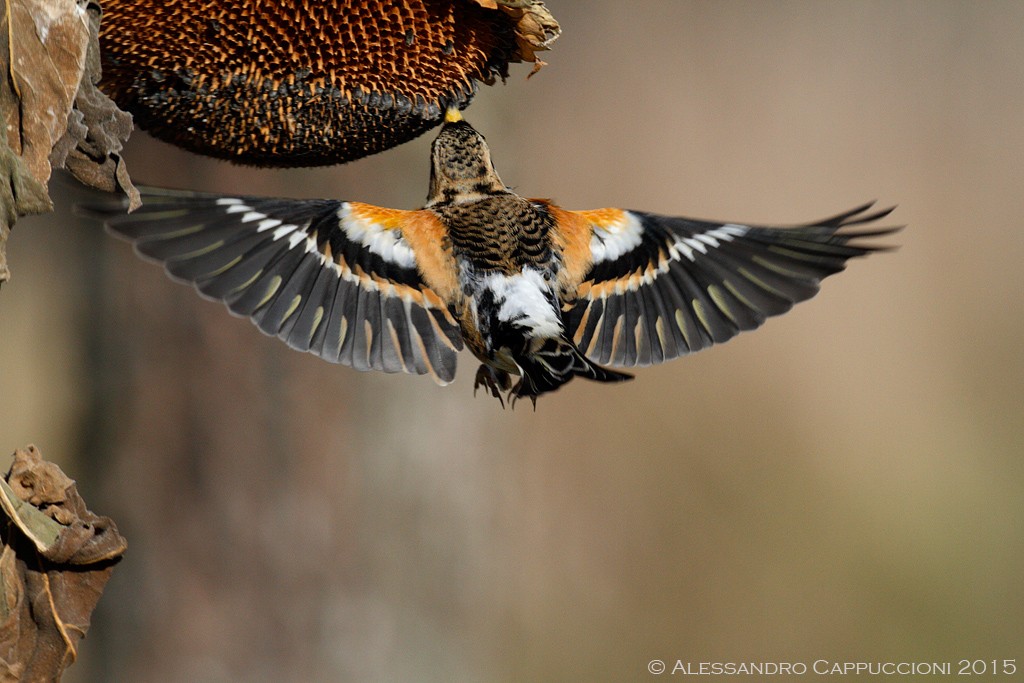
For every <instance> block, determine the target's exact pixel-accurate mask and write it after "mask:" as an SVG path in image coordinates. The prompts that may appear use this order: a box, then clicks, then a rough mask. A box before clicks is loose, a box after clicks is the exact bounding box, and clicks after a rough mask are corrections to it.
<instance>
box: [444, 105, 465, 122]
mask: <svg viewBox="0 0 1024 683" xmlns="http://www.w3.org/2000/svg"><path fill="white" fill-rule="evenodd" d="M461 120H462V112H461V111H459V110H458V109H456V108H455V107H448V109H447V111H445V113H444V121H445V123H458V122H459V121H461Z"/></svg>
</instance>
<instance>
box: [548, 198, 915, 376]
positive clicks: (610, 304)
mask: <svg viewBox="0 0 1024 683" xmlns="http://www.w3.org/2000/svg"><path fill="white" fill-rule="evenodd" d="M871 206H872V204H866V205H864V206H860V207H858V208H856V209H854V210H852V211H848V212H846V213H842V214H839V215H838V216H833V217H832V218H826V219H824V220H821V221H815V222H813V223H808V224H806V225H801V226H797V227H791V228H777V227H754V226H747V225H738V224H734V223H715V222H709V221H701V220H691V219H688V218H674V217H669V216H659V215H656V214H650V213H643V212H639V211H624V210H621V209H601V210H598V211H562V210H556V223H557V228H558V230H559V231H560V232H559V237H558V239H559V240H560V241H561V243H562V247H563V259H564V265H565V269H566V273H567V274H568V279H567V280H566V281H563V283H562V284H563V291H565V290H568V291H567V292H566V296H565V298H566V299H569V302H568V303H567V304H566V305H565V307H564V310H563V318H564V321H565V324H566V329H567V331H568V332H569V333H570V334H572V335H573V336H574V338H575V341H576V343H577V345H578V346H579V347H580V349H581V350H582V351H583V352H584V353H586V354H587V355H588V356H589V357H590V358H591V359H593V360H595V361H597V362H598V363H604V364H611V365H618V366H626V367H630V366H635V365H649V364H653V363H660V362H662V361H666V360H670V359H672V358H676V357H677V356H682V355H684V354H687V353H691V352H693V351H698V350H700V349H703V348H705V347H708V346H710V345H711V344H716V343H721V342H724V341H726V340H728V339H731V338H732V337H733V336H735V335H736V334H737V333H739V332H742V331H743V330H752V329H754V328H755V327H758V326H759V325H761V323H763V322H764V321H765V319H766V318H768V317H770V316H773V315H779V314H780V313H784V312H786V311H788V310H789V309H790V308H791V307H792V306H793V304H794V303H796V302H798V301H803V300H805V299H809V298H811V297H812V296H814V295H815V294H816V293H817V291H818V287H819V284H820V282H821V280H822V279H823V278H825V277H827V276H829V275H832V274H833V273H837V272H839V271H841V270H843V268H845V266H846V261H847V259H849V258H852V257H854V256H863V255H865V254H868V253H870V252H872V251H877V250H878V249H880V247H875V246H870V245H865V244H863V243H861V242H860V240H861V239H862V238H866V237H876V236H880V235H887V234H889V233H892V232H895V231H896V230H898V229H899V228H868V229H861V230H852V231H851V230H846V231H843V232H840V229H841V228H847V227H850V226H858V225H864V224H867V223H871V222H872V221H875V220H878V219H880V218H883V217H884V216H886V215H888V214H889V213H890V212H891V211H892V209H891V208H890V209H885V210H881V211H874V212H871V211H869V210H870V209H871ZM573 295H575V297H576V298H575V300H572V297H573Z"/></svg>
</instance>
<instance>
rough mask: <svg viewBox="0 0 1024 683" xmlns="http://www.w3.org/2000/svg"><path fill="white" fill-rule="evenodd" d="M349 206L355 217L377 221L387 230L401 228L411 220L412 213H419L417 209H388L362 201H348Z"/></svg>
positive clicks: (372, 221)
mask: <svg viewBox="0 0 1024 683" xmlns="http://www.w3.org/2000/svg"><path fill="white" fill-rule="evenodd" d="M348 207H349V211H350V212H351V213H352V216H353V217H355V218H357V219H359V220H364V221H368V222H370V223H375V224H377V225H379V226H380V227H381V228H384V229H386V230H401V229H402V228H404V227H405V225H406V223H407V222H408V221H409V218H410V214H415V213H417V212H416V211H403V210H402V209H388V208H385V207H383V206H374V205H373V204H364V203H362V202H348Z"/></svg>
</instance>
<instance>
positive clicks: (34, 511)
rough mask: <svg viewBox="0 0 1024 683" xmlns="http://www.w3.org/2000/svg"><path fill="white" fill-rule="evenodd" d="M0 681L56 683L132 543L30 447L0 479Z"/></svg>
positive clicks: (69, 480)
mask: <svg viewBox="0 0 1024 683" xmlns="http://www.w3.org/2000/svg"><path fill="white" fill-rule="evenodd" d="M0 507H2V509H3V512H4V513H5V515H6V517H7V519H8V520H9V521H8V522H7V523H6V524H4V525H3V527H2V529H0V544H2V545H0V581H2V585H0V681H2V682H5V681H18V680H33V681H37V680H58V679H59V678H60V676H61V674H62V673H63V672H64V670H65V669H66V668H67V667H68V666H69V665H70V664H72V663H73V662H74V661H75V657H76V655H77V651H78V641H79V640H81V639H82V638H83V637H84V636H85V634H86V632H87V631H88V629H89V620H90V616H91V614H92V611H93V609H95V607H96V604H97V602H98V601H99V597H100V595H101V594H102V593H103V588H104V586H105V585H106V583H107V580H108V579H109V578H110V574H111V572H112V571H113V568H114V566H115V564H116V563H117V561H118V560H119V559H120V557H121V556H122V555H123V554H124V552H125V549H126V548H127V543H126V541H125V540H124V537H122V536H121V535H120V534H119V533H118V531H117V527H116V526H115V525H114V523H113V522H112V521H111V520H110V519H109V518H107V517H99V516H97V515H95V514H93V513H92V512H90V511H89V510H88V509H87V508H86V505H85V501H83V500H82V498H81V496H80V495H79V494H78V490H77V488H76V486H75V483H74V481H72V480H71V479H69V478H68V477H67V476H66V475H65V474H64V473H63V472H61V470H60V468H58V467H57V466H56V465H54V464H52V463H48V462H46V461H45V460H43V459H42V456H41V454H40V453H39V451H38V449H36V448H35V447H34V446H29V447H28V448H26V449H24V450H18V451H16V452H15V454H14V464H13V465H12V466H11V471H10V472H9V473H8V475H7V477H6V480H5V481H0Z"/></svg>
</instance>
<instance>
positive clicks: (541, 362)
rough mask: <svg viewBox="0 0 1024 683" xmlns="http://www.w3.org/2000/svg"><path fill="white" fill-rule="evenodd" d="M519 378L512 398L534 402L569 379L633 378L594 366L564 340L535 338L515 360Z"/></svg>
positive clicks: (573, 345)
mask: <svg viewBox="0 0 1024 683" xmlns="http://www.w3.org/2000/svg"><path fill="white" fill-rule="evenodd" d="M516 362H517V363H518V364H519V367H520V370H521V371H522V379H521V380H520V381H519V383H518V384H517V385H516V386H514V387H513V388H512V392H511V393H512V394H513V396H514V397H515V398H520V397H523V396H526V397H529V398H530V399H534V400H535V399H536V398H537V397H538V396H540V395H541V394H546V393H548V392H549V391H554V390H555V389H558V388H559V387H561V386H562V385H563V384H565V383H567V382H569V381H570V380H571V379H572V378H573V377H585V378H587V379H590V380H593V381H595V382H624V381H626V380H630V379H633V375H630V374H627V373H625V372H619V371H617V370H611V369H609V368H606V367H603V366H601V365H598V364H597V363H595V362H593V361H592V360H590V359H589V358H587V357H586V356H584V355H583V353H582V352H581V351H580V350H579V349H578V348H577V347H576V345H575V344H573V343H572V342H571V341H569V340H567V339H539V340H537V344H536V347H535V348H534V349H532V352H530V353H528V354H526V355H524V356H522V357H520V358H516Z"/></svg>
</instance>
